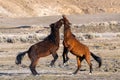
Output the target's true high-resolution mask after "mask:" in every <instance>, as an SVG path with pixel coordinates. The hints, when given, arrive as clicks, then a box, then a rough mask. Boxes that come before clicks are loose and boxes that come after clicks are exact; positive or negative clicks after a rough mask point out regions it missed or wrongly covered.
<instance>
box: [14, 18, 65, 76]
mask: <svg viewBox="0 0 120 80" xmlns="http://www.w3.org/2000/svg"><path fill="white" fill-rule="evenodd" d="M62 24H63V20H62V19H60V20H59V21H57V22H55V23H53V24H51V25H50V28H51V33H50V35H49V36H48V37H46V38H45V39H44V40H43V41H41V42H38V43H36V44H34V45H32V46H31V47H30V48H29V49H28V50H27V51H25V52H22V53H20V54H18V55H17V57H16V64H21V60H22V58H23V57H24V55H25V54H26V53H28V57H29V58H30V60H31V64H30V70H31V72H32V74H33V75H37V74H38V73H37V71H36V69H35V68H36V65H37V63H38V60H39V58H40V57H45V56H48V55H50V54H52V56H53V58H54V59H53V60H52V61H51V64H50V65H51V66H52V65H54V63H55V61H56V60H57V59H58V54H57V52H56V51H57V50H58V48H59V43H60V34H59V29H60V27H61V26H62Z"/></svg>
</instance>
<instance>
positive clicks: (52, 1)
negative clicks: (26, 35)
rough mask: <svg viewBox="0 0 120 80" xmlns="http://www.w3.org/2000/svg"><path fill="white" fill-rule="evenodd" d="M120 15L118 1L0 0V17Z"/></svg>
mask: <svg viewBox="0 0 120 80" xmlns="http://www.w3.org/2000/svg"><path fill="white" fill-rule="evenodd" d="M94 13H120V1H119V0H0V17H38V16H46V15H47V16H49V15H60V14H94Z"/></svg>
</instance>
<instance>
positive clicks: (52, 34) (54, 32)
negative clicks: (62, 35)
mask: <svg viewBox="0 0 120 80" xmlns="http://www.w3.org/2000/svg"><path fill="white" fill-rule="evenodd" d="M58 31H59V30H55V28H54V27H51V33H50V34H49V35H48V36H47V37H46V38H45V39H44V40H49V41H51V42H53V43H55V44H56V42H57V41H56V38H57V37H56V35H55V34H56V33H57V32H58ZM57 35H58V36H59V34H57Z"/></svg>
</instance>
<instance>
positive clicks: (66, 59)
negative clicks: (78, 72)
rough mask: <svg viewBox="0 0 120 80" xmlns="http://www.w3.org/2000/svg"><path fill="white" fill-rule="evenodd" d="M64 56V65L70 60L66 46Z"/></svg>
mask: <svg viewBox="0 0 120 80" xmlns="http://www.w3.org/2000/svg"><path fill="white" fill-rule="evenodd" d="M62 56H63V65H64V64H65V63H66V62H67V61H68V60H69V57H68V49H67V47H64V50H63V54H62Z"/></svg>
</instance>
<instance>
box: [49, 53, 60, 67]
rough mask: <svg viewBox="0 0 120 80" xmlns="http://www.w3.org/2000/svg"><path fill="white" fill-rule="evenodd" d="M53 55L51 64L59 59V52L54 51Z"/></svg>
mask: <svg viewBox="0 0 120 80" xmlns="http://www.w3.org/2000/svg"><path fill="white" fill-rule="evenodd" d="M52 56H53V58H54V59H53V60H52V61H51V63H50V66H53V65H54V63H55V61H56V60H57V59H58V54H57V53H53V54H52Z"/></svg>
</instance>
